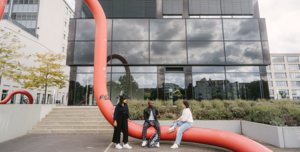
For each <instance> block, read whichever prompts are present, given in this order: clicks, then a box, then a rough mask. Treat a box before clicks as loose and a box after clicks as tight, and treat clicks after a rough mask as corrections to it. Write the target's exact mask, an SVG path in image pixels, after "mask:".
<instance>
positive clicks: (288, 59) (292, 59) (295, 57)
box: [287, 56, 299, 62]
mask: <svg viewBox="0 0 300 152" xmlns="http://www.w3.org/2000/svg"><path fill="white" fill-rule="evenodd" d="M287 61H288V62H299V56H288V57H287Z"/></svg>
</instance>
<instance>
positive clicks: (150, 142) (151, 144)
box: [148, 132, 158, 148]
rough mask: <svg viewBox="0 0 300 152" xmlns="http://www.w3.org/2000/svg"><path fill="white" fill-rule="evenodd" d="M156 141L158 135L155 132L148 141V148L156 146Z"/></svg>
mask: <svg viewBox="0 0 300 152" xmlns="http://www.w3.org/2000/svg"><path fill="white" fill-rule="evenodd" d="M157 141H158V133H157V132H156V133H155V134H153V135H152V136H151V137H150V139H149V140H148V147H149V148H153V147H155V145H156V144H157Z"/></svg>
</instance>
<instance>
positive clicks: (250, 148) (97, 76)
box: [84, 0, 271, 152]
mask: <svg viewBox="0 0 300 152" xmlns="http://www.w3.org/2000/svg"><path fill="white" fill-rule="evenodd" d="M84 1H85V2H86V4H87V5H88V6H89V7H90V9H91V11H92V13H93V15H94V18H95V22H96V39H95V60H94V93H95V97H96V101H97V104H98V107H99V109H100V110H101V112H102V114H103V115H104V117H105V118H106V120H107V121H108V122H109V123H110V124H111V125H113V112H114V106H113V105H112V103H111V101H110V99H109V96H108V94H107V87H106V67H107V61H106V60H107V59H106V57H107V24H106V17H105V14H104V11H103V9H102V7H101V5H100V4H99V2H98V1H97V0H84ZM124 26H125V25H124ZM168 128H169V127H168V126H161V140H175V138H176V133H175V132H176V131H175V132H173V133H167V129H168ZM142 130H143V127H142V125H139V124H136V123H134V122H129V123H128V133H129V135H130V136H132V137H135V138H140V139H141V138H142ZM154 133H155V129H154V128H153V127H151V128H149V129H148V131H147V138H149V137H150V136H151V135H152V134H154ZM182 140H183V141H191V142H199V143H204V144H210V145H216V146H220V147H224V148H227V149H231V150H233V151H243V152H258V151H259V152H269V151H271V150H269V149H268V148H266V147H264V146H263V145H261V144H259V143H257V142H255V141H253V140H251V139H249V138H246V137H244V136H241V135H238V134H235V133H231V132H226V131H221V130H214V129H206V128H198V127H192V128H190V129H188V130H187V131H185V132H184V133H183V137H182Z"/></svg>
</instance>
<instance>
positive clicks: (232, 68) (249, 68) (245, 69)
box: [226, 66, 259, 72]
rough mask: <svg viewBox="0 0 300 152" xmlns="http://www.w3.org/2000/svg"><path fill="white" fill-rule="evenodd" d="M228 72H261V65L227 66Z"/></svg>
mask: <svg viewBox="0 0 300 152" xmlns="http://www.w3.org/2000/svg"><path fill="white" fill-rule="evenodd" d="M226 72H259V66H227V67H226Z"/></svg>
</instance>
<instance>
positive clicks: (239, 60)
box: [225, 42, 263, 64]
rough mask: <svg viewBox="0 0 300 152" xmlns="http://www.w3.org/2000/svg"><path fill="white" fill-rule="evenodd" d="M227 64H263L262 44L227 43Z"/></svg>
mask: <svg viewBox="0 0 300 152" xmlns="http://www.w3.org/2000/svg"><path fill="white" fill-rule="evenodd" d="M225 51H226V63H227V64H262V63H263V57H262V49H261V42H225Z"/></svg>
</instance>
